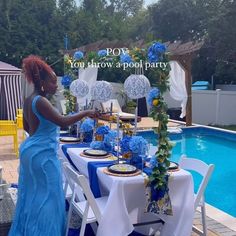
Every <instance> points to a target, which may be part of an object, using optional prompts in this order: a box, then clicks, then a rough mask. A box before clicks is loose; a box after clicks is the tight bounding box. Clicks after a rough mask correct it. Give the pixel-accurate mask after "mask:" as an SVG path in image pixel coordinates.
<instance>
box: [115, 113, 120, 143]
mask: <svg viewBox="0 0 236 236" xmlns="http://www.w3.org/2000/svg"><path fill="white" fill-rule="evenodd" d="M116 122H117V127H116V129H117V139H119V129H120V114H119V112H118V113H117V117H116Z"/></svg>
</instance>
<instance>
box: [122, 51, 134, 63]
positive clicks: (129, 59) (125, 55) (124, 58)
mask: <svg viewBox="0 0 236 236" xmlns="http://www.w3.org/2000/svg"><path fill="white" fill-rule="evenodd" d="M132 61H133V60H132V57H131V56H130V55H129V54H128V53H123V54H121V55H120V62H121V63H130V62H132Z"/></svg>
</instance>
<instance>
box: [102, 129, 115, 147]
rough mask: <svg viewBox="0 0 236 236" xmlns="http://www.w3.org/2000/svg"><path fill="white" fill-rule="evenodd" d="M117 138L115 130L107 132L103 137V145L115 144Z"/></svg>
mask: <svg viewBox="0 0 236 236" xmlns="http://www.w3.org/2000/svg"><path fill="white" fill-rule="evenodd" d="M116 137H117V132H116V131H115V130H109V131H108V133H107V134H105V135H104V143H106V144H111V142H115V139H116Z"/></svg>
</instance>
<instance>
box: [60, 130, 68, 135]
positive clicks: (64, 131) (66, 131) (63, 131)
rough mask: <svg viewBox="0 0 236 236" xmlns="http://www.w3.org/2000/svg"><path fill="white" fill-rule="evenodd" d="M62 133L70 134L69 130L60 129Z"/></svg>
mask: <svg viewBox="0 0 236 236" xmlns="http://www.w3.org/2000/svg"><path fill="white" fill-rule="evenodd" d="M60 134H69V131H68V130H60Z"/></svg>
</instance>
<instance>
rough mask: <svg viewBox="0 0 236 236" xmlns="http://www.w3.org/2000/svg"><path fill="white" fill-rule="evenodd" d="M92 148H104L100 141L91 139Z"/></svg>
mask: <svg viewBox="0 0 236 236" xmlns="http://www.w3.org/2000/svg"><path fill="white" fill-rule="evenodd" d="M90 147H91V148H92V149H97V150H105V145H104V143H103V142H102V141H93V142H91V143H90Z"/></svg>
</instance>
